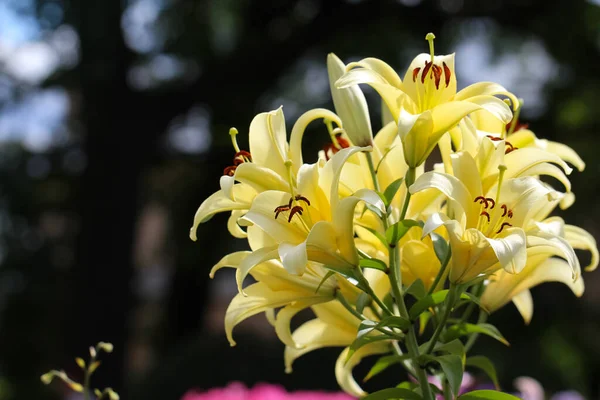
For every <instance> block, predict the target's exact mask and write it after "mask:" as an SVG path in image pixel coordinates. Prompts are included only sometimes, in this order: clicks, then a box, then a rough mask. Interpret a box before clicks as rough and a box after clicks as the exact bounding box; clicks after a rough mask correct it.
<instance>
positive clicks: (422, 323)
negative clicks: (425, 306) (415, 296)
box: [419, 311, 431, 335]
mask: <svg viewBox="0 0 600 400" xmlns="http://www.w3.org/2000/svg"><path fill="white" fill-rule="evenodd" d="M430 319H431V313H430V312H429V311H425V312H422V313H421V314H420V315H419V335H422V334H423V333H424V332H425V328H427V324H428V323H429V320H430Z"/></svg>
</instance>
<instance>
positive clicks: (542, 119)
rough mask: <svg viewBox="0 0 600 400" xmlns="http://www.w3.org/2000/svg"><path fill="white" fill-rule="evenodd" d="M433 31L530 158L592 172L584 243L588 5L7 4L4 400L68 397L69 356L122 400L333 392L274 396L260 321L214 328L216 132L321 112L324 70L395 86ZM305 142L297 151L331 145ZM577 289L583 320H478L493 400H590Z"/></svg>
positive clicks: (595, 334) (568, 299)
mask: <svg viewBox="0 0 600 400" xmlns="http://www.w3.org/2000/svg"><path fill="white" fill-rule="evenodd" d="M429 31H432V32H435V33H436V35H437V39H436V52H437V53H438V54H444V53H450V52H456V53H457V58H456V68H457V70H456V72H457V76H458V81H459V86H461V87H464V86H466V85H468V84H470V83H473V82H476V81H481V80H492V81H496V82H498V83H501V84H503V85H504V86H506V87H507V88H508V89H509V90H512V91H513V92H515V93H516V94H517V95H518V96H519V97H522V98H524V99H525V107H524V110H523V113H522V119H523V120H524V122H527V123H529V124H530V125H529V126H530V128H531V129H533V130H534V131H535V132H536V133H537V134H538V136H539V137H544V138H548V139H552V140H559V141H562V142H565V143H567V144H568V145H570V146H572V147H573V148H574V149H576V150H577V151H578V152H579V154H580V155H581V156H582V158H583V159H584V160H585V161H586V162H587V168H586V170H585V171H584V172H583V173H577V172H575V173H574V174H573V175H572V177H571V178H572V181H573V189H574V191H575V193H576V195H577V199H578V200H577V202H576V203H575V206H574V207H572V208H571V209H570V210H567V211H566V212H564V213H563V214H562V215H563V216H564V217H565V218H566V219H567V220H568V222H569V223H571V224H575V225H579V226H582V227H583V228H585V229H587V230H588V231H590V232H592V234H594V235H595V236H596V237H598V235H597V233H598V226H599V225H598V222H599V221H600V202H598V200H597V193H598V189H599V185H600V180H599V179H598V177H597V176H598V173H599V172H600V161H599V157H598V154H599V151H600V147H599V143H600V142H599V140H598V137H597V135H598V130H599V129H600V112H599V103H600V96H599V95H598V93H599V92H600V52H599V49H600V2H599V1H598V0H588V1H583V0H577V1H553V2H549V1H543V0H487V1H476V0H435V1H428V0H398V1H391V0H390V1H374V0H370V1H369V0H362V1H361V0H352V1H351V0H346V1H342V0H260V1H258V0H256V1H250V0H237V1H236V0H212V1H210V0H204V1H203V0H126V1H123V2H119V1H116V0H110V1H107V0H2V1H0V399H1V400H5V399H34V398H35V399H39V400H42V399H58V398H67V394H66V392H65V391H64V390H63V388H62V386H61V385H60V384H58V383H57V384H53V385H52V386H51V387H44V386H43V385H41V383H40V381H39V376H40V374H42V373H43V372H45V371H47V370H49V369H51V368H65V369H66V370H67V372H69V373H71V374H73V375H74V376H77V374H78V371H77V367H76V366H75V363H74V362H73V357H75V356H78V355H85V353H86V351H87V350H86V349H87V346H89V345H91V344H94V343H96V342H98V341H100V340H104V341H110V342H112V343H114V345H115V347H116V351H115V352H114V353H113V354H112V355H110V356H108V357H104V358H103V359H104V363H103V365H102V367H101V368H100V369H99V370H98V373H97V380H96V381H95V382H96V383H95V386H99V387H104V386H113V387H115V388H116V389H118V391H119V392H121V394H122V398H125V399H140V400H141V399H144V400H151V399H177V398H178V397H179V396H181V395H182V394H183V393H184V392H185V391H186V390H187V389H189V388H193V387H199V388H208V387H212V386H218V385H224V384H225V383H227V382H228V381H231V380H241V381H243V382H246V383H248V384H253V383H255V382H258V381H268V382H280V383H282V384H284V385H285V386H286V387H287V388H288V389H298V388H313V389H317V388H320V389H335V388H336V384H335V378H334V374H333V364H334V360H335V358H336V357H337V354H338V353H339V350H337V349H333V350H324V351H318V352H315V353H312V354H309V355H307V356H305V357H304V358H302V359H300V360H299V361H297V363H296V365H295V371H294V374H292V375H285V374H284V371H283V356H282V354H283V345H282V344H280V343H279V342H278V341H277V340H276V339H275V338H274V335H273V332H272V331H271V328H270V326H268V324H267V323H266V320H264V317H255V318H253V319H252V320H251V321H247V322H246V323H244V324H243V325H242V326H240V327H239V328H238V329H237V332H236V335H237V338H238V346H237V347H236V348H229V345H228V344H227V342H226V339H225V337H224V335H223V333H222V318H223V314H224V310H225V307H226V306H227V303H228V301H229V300H230V299H231V297H232V296H233V295H234V294H235V288H234V285H232V282H231V276H230V275H228V273H227V272H223V273H222V274H221V275H220V276H218V277H217V279H215V280H214V281H212V282H209V279H208V271H209V269H210V267H211V266H212V265H213V263H215V262H216V261H217V260H218V259H219V258H220V257H221V256H222V255H224V254H225V253H227V252H230V251H233V250H236V249H242V248H244V243H243V241H240V240H235V239H233V238H231V237H230V236H229V234H228V232H227V230H226V225H225V222H226V216H218V217H215V218H214V219H213V220H211V222H210V223H207V224H205V225H203V226H201V228H200V229H199V231H198V236H199V241H198V242H196V243H194V242H191V241H190V240H189V238H188V230H189V227H190V225H191V222H192V217H193V215H194V212H195V210H196V208H197V206H198V205H199V204H200V203H201V201H202V200H203V199H205V198H206V197H207V196H209V195H210V194H211V193H213V192H214V191H216V190H217V189H218V179H219V177H220V176H221V174H222V169H223V168H224V167H225V166H227V165H228V164H229V162H230V159H231V157H232V155H233V150H232V149H231V144H230V142H229V135H228V134H227V132H228V129H229V128H230V127H231V126H236V127H237V128H238V129H239V130H240V132H241V135H239V140H240V142H241V143H245V140H246V139H245V138H246V136H245V135H246V134H247V129H248V126H249V123H250V121H251V119H252V117H253V116H254V115H255V114H256V113H258V112H261V111H268V110H272V109H275V108H277V107H279V106H280V105H283V106H284V111H285V114H286V117H287V118H288V126H291V125H290V124H291V123H292V122H293V120H294V119H295V118H296V117H298V116H299V115H300V114H301V113H302V112H304V111H305V110H307V109H309V108H313V107H331V106H332V105H331V101H330V96H329V87H328V81H327V72H326V68H325V58H326V55H327V53H329V52H335V53H336V54H337V55H338V56H340V58H342V59H343V60H344V61H346V62H349V61H353V60H357V59H360V58H363V57H368V56H373V57H378V58H382V59H384V60H386V61H387V62H388V63H389V64H391V65H392V66H394V67H395V68H396V69H397V70H398V71H400V73H401V75H403V71H404V69H405V68H406V67H407V66H408V63H409V62H410V60H411V59H412V57H414V56H415V55H416V54H417V53H419V52H427V43H426V42H425V40H424V36H425V34H426V33H427V32H429ZM371 99H373V100H375V97H374V96H371ZM372 104H373V105H372V107H371V108H372V110H373V114H374V115H375V116H376V117H377V112H378V110H379V106H378V105H377V104H376V103H372ZM307 138H309V139H308V140H305V149H306V150H307V151H311V150H316V149H318V148H320V147H321V146H322V145H324V144H325V143H326V141H327V135H323V134H321V135H320V136H319V135H317V134H314V135H310V134H309V135H308V136H307ZM242 147H245V146H242ZM584 277H585V279H586V286H587V290H586V293H585V295H584V296H583V298H582V299H576V298H574V296H573V295H572V293H570V292H569V290H568V289H567V288H565V287H562V286H560V285H558V284H547V285H545V286H542V287H539V288H536V289H534V290H533V294H534V299H535V307H536V309H535V313H534V318H533V321H532V323H531V325H530V326H524V325H523V322H522V320H521V318H520V316H519V315H518V313H517V312H516V310H515V309H514V308H513V306H512V305H509V306H507V307H506V308H505V309H504V310H502V311H501V312H498V313H497V314H496V315H494V316H493V317H492V318H491V322H492V323H495V324H497V326H499V328H500V329H501V331H502V332H503V333H504V335H505V336H506V337H507V339H508V340H509V341H510V342H511V344H512V346H511V347H509V348H505V347H503V346H502V345H500V344H497V343H495V342H493V341H492V340H491V339H489V340H488V339H485V338H484V339H482V340H480V341H479V343H478V345H477V347H476V348H475V351H476V352H479V353H482V354H486V355H489V356H490V357H491V358H492V359H493V360H495V361H496V364H497V367H498V370H499V374H500V376H501V380H502V382H503V383H504V385H505V387H506V388H507V389H510V387H511V382H512V380H513V379H514V378H516V377H518V376H520V375H529V376H532V377H534V378H536V379H538V380H540V381H541V382H542V383H543V384H544V385H545V387H547V388H548V389H549V390H550V391H555V390H560V389H565V388H573V389H577V390H579V391H581V392H583V393H584V394H585V395H586V397H587V398H598V397H599V395H600V384H599V383H598V380H597V376H598V375H600V341H599V339H598V338H600V274H598V273H592V274H588V275H585V276H584ZM390 378H393V376H390V375H389V374H388V376H387V377H382V378H381V379H380V380H376V379H374V380H373V381H374V382H372V383H371V385H372V386H369V387H377V386H378V385H383V384H385V379H390ZM74 398H76V397H74Z"/></svg>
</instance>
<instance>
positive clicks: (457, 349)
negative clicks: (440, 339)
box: [433, 339, 465, 360]
mask: <svg viewBox="0 0 600 400" xmlns="http://www.w3.org/2000/svg"><path fill="white" fill-rule="evenodd" d="M433 351H440V352H444V353H448V354H454V355H457V356H459V357H460V358H461V360H464V357H465V345H464V344H463V343H462V342H461V341H460V340H459V339H454V340H452V341H451V342H448V343H438V344H437V345H436V346H435V347H434V348H433Z"/></svg>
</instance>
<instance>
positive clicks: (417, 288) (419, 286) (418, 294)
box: [405, 279, 427, 300]
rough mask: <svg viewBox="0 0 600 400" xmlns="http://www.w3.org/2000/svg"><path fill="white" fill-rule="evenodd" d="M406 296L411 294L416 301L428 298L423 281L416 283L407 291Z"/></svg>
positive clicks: (419, 280)
mask: <svg viewBox="0 0 600 400" xmlns="http://www.w3.org/2000/svg"><path fill="white" fill-rule="evenodd" d="M405 293H406V294H410V295H411V296H413V297H414V298H415V299H417V300H419V299H422V298H423V297H425V296H427V290H425V285H424V284H423V281H422V280H421V279H417V280H416V281H414V282H413V283H412V284H411V285H410V286H409V287H408V289H406V292H405Z"/></svg>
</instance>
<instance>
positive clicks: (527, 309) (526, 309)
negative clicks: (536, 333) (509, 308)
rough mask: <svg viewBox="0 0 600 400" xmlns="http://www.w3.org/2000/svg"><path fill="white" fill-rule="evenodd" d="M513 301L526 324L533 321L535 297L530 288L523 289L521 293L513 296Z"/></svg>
mask: <svg viewBox="0 0 600 400" xmlns="http://www.w3.org/2000/svg"><path fill="white" fill-rule="evenodd" d="M512 301H513V303H514V304H515V306H516V307H517V310H519V314H521V316H522V317H523V321H525V323H526V324H529V323H530V322H531V317H532V316H533V298H532V297H531V292H530V291H529V290H523V291H522V292H521V293H519V294H517V295H515V296H514V297H513V298H512Z"/></svg>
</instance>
